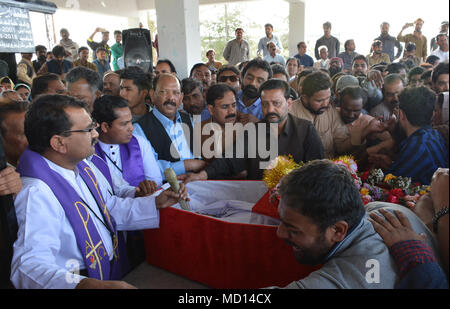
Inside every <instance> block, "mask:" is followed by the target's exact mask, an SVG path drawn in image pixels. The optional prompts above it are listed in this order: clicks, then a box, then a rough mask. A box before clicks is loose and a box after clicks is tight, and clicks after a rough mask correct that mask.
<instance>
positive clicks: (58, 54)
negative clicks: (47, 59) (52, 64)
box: [52, 45, 66, 57]
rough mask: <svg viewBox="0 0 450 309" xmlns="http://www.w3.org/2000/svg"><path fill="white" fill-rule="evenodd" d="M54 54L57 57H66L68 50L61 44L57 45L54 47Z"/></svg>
mask: <svg viewBox="0 0 450 309" xmlns="http://www.w3.org/2000/svg"><path fill="white" fill-rule="evenodd" d="M52 54H53V56H55V57H64V56H65V55H66V50H65V49H64V47H62V46H61V45H56V46H55V47H53V49H52Z"/></svg>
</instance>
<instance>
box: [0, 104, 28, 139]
mask: <svg viewBox="0 0 450 309" xmlns="http://www.w3.org/2000/svg"><path fill="white" fill-rule="evenodd" d="M29 107H30V102H28V101H12V102H8V103H2V104H0V132H1V134H2V135H5V134H6V132H5V128H4V127H3V125H2V124H3V121H4V120H5V118H6V116H7V115H9V114H20V113H24V112H26V111H27V110H28V108H29Z"/></svg>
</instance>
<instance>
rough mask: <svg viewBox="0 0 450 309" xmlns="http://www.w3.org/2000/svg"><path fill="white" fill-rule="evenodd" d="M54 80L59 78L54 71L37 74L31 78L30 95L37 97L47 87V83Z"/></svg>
mask: <svg viewBox="0 0 450 309" xmlns="http://www.w3.org/2000/svg"><path fill="white" fill-rule="evenodd" d="M54 80H59V81H60V80H61V78H60V77H59V76H58V75H56V74H55V73H47V74H45V75H41V76H37V77H35V78H34V79H33V83H32V85H31V97H32V98H37V97H38V96H39V95H41V94H43V93H45V92H46V91H47V89H48V84H49V83H50V82H51V81H54Z"/></svg>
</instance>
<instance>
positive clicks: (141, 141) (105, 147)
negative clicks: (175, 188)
mask: <svg viewBox="0 0 450 309" xmlns="http://www.w3.org/2000/svg"><path fill="white" fill-rule="evenodd" d="M92 118H94V120H95V121H96V122H97V123H98V124H99V130H98V132H99V137H98V143H97V144H96V145H95V153H96V154H97V155H98V156H99V157H101V158H102V159H103V160H104V161H105V162H106V163H107V164H108V167H109V170H110V171H111V173H114V174H116V175H117V176H119V177H121V178H123V179H124V180H125V181H126V182H128V183H129V184H130V185H132V186H134V187H136V196H146V195H150V194H153V192H155V191H156V188H157V187H159V186H161V184H162V176H161V171H160V170H159V166H158V162H157V161H156V159H155V156H154V155H153V151H152V148H151V145H150V142H149V141H148V140H147V139H145V138H143V137H141V136H134V135H133V125H132V123H131V120H132V115H131V110H130V108H129V107H128V102H127V101H126V100H124V99H123V98H121V97H116V96H109V95H105V96H102V97H100V98H98V99H97V100H95V102H94V111H93V112H92ZM94 164H95V162H94Z"/></svg>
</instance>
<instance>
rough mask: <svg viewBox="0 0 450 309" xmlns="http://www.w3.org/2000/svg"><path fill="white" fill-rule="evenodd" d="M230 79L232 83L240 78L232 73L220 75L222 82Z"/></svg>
mask: <svg viewBox="0 0 450 309" xmlns="http://www.w3.org/2000/svg"><path fill="white" fill-rule="evenodd" d="M228 79H229V80H230V82H232V83H235V82H236V81H237V80H238V78H237V76H236V75H230V76H223V75H222V76H220V77H219V82H221V83H226V82H227V80H228Z"/></svg>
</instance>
